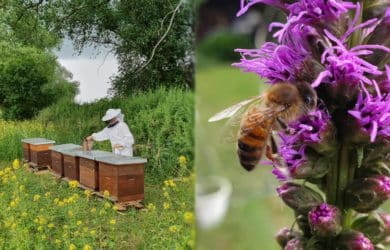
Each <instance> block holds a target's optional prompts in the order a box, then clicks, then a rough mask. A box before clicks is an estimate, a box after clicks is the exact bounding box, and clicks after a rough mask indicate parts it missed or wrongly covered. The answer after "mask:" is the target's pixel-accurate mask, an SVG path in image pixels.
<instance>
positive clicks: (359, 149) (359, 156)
mask: <svg viewBox="0 0 390 250" xmlns="http://www.w3.org/2000/svg"><path fill="white" fill-rule="evenodd" d="M356 156H357V157H356V158H357V168H360V167H361V166H362V162H363V157H364V148H363V146H359V147H357V148H356Z"/></svg>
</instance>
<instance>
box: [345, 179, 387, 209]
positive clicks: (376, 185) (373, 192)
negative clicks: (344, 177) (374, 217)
mask: <svg viewBox="0 0 390 250" xmlns="http://www.w3.org/2000/svg"><path fill="white" fill-rule="evenodd" d="M345 194H346V195H345V197H346V205H347V207H349V208H353V209H355V210H356V211H358V212H360V213H367V212H370V211H372V210H375V209H377V208H378V207H379V206H380V205H381V204H382V203H384V202H385V201H386V200H387V199H388V198H389V197H390V177H387V176H374V177H368V178H360V179H356V180H355V181H354V182H352V183H351V185H349V186H348V187H347V189H346V193H345Z"/></svg>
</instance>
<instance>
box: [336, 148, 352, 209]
mask: <svg viewBox="0 0 390 250" xmlns="http://www.w3.org/2000/svg"><path fill="white" fill-rule="evenodd" d="M350 164H351V163H350V162H349V144H348V143H346V142H343V143H342V144H341V146H340V151H339V162H338V166H337V168H338V178H337V179H338V185H337V200H336V205H337V206H338V208H339V209H340V211H341V212H342V213H344V191H345V188H346V187H347V185H348V183H349V172H350V170H351V169H350V168H351V166H350Z"/></svg>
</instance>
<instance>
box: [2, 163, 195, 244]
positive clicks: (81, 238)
mask: <svg viewBox="0 0 390 250" xmlns="http://www.w3.org/2000/svg"><path fill="white" fill-rule="evenodd" d="M9 165H11V164H7V166H9ZM14 166H16V167H18V166H19V165H17V164H14ZM183 167H184V168H185V167H186V166H183ZM0 169H1V170H0V198H1V203H0V228H1V229H2V230H0V249H23V250H24V249H26V250H28V249H68V248H69V249H72V248H71V245H74V246H75V247H76V249H83V247H85V248H84V249H88V248H87V247H86V245H88V246H90V247H91V249H191V248H192V246H193V245H194V240H193V235H194V232H193V227H192V226H193V214H192V211H193V195H192V193H193V180H194V178H193V176H189V177H181V178H177V179H175V180H174V181H173V184H172V182H170V183H168V182H167V183H166V184H164V183H160V184H154V185H152V184H148V185H146V186H145V197H146V198H145V204H146V208H145V209H142V210H135V209H130V210H129V211H126V212H117V211H115V207H113V205H112V204H111V202H109V201H106V200H100V199H97V198H96V197H94V196H89V197H88V196H87V194H86V193H85V192H84V191H82V190H81V189H78V188H77V187H70V185H69V184H68V183H66V182H63V181H59V180H57V179H55V178H54V177H52V176H51V175H49V174H42V175H37V174H32V173H30V172H28V171H27V170H26V169H25V167H18V168H17V169H14V168H13V167H12V166H9V167H5V165H4V164H2V167H1V168H0ZM168 184H170V185H168ZM164 203H165V208H164ZM168 206H169V207H168ZM184 214H186V216H187V217H186V218H185V215H184Z"/></svg>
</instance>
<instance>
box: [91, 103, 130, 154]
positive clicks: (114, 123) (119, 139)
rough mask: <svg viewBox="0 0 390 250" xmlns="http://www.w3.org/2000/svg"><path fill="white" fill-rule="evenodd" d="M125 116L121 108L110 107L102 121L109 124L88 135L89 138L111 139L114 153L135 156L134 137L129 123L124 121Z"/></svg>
mask: <svg viewBox="0 0 390 250" xmlns="http://www.w3.org/2000/svg"><path fill="white" fill-rule="evenodd" d="M123 118H124V115H123V114H122V111H121V110H120V109H108V110H107V112H106V114H105V115H104V116H103V118H102V121H104V122H105V123H106V124H107V126H106V127H105V128H104V129H103V130H102V131H100V132H97V133H93V134H92V135H91V136H88V137H87V140H93V141H105V140H110V141H111V147H112V152H113V153H115V154H118V155H125V156H133V144H134V137H133V135H132V134H131V132H130V130H129V127H128V126H127V124H126V123H125V122H124V121H123Z"/></svg>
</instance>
